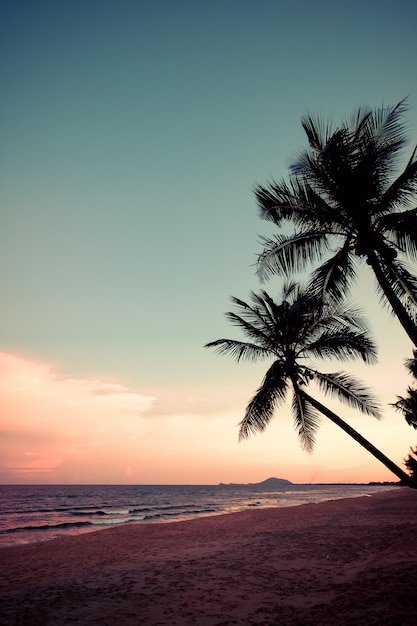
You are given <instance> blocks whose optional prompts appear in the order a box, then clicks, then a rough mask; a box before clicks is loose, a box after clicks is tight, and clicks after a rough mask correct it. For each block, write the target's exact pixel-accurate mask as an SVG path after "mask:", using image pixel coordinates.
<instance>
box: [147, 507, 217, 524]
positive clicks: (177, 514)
mask: <svg viewBox="0 0 417 626" xmlns="http://www.w3.org/2000/svg"><path fill="white" fill-rule="evenodd" d="M182 509H183V507H181V508H178V507H177V509H176V511H172V512H168V511H165V512H163V513H154V514H153V515H145V517H144V518H143V520H144V521H145V522H149V521H152V520H158V519H164V518H168V517H178V518H180V517H181V518H183V517H186V516H188V515H190V516H193V517H194V516H195V515H207V514H209V513H217V512H218V510H217V509H213V508H211V509H193V510H192V511H185V512H184V511H183V510H182Z"/></svg>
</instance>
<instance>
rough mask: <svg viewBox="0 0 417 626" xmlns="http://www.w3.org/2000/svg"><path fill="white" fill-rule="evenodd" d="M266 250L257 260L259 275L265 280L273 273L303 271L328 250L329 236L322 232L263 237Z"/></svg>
mask: <svg viewBox="0 0 417 626" xmlns="http://www.w3.org/2000/svg"><path fill="white" fill-rule="evenodd" d="M261 243H263V246H264V250H263V252H262V253H261V254H260V255H259V257H258V260H257V270H256V273H257V276H258V278H259V279H260V280H261V281H262V282H263V281H265V280H266V279H267V278H268V277H269V276H271V275H273V274H284V275H288V274H291V273H293V272H298V271H302V270H303V269H305V266H306V264H307V263H312V262H314V261H315V260H316V259H318V258H320V255H321V254H323V252H325V251H327V250H328V247H329V246H328V242H327V236H326V235H325V234H323V233H322V232H314V231H310V232H304V233H295V234H294V235H290V236H288V237H287V236H285V235H275V236H274V237H273V238H272V239H267V238H266V237H262V238H261Z"/></svg>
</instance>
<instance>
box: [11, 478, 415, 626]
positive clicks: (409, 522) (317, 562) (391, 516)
mask: <svg viewBox="0 0 417 626" xmlns="http://www.w3.org/2000/svg"><path fill="white" fill-rule="evenodd" d="M416 547H417V491H412V490H409V489H407V488H398V489H394V490H392V491H386V492H383V493H382V492H381V493H379V494H377V495H374V496H371V497H369V496H368V497H367V496H365V497H361V498H354V499H345V500H336V501H332V502H326V503H323V504H308V505H302V506H298V507H291V508H286V509H258V510H251V511H247V512H242V513H232V514H228V515H220V516H215V517H207V518H202V519H197V520H190V521H186V522H172V523H169V524H152V525H140V524H132V525H127V526H121V527H118V528H112V529H109V530H101V531H98V532H94V533H89V534H84V535H78V536H75V537H67V538H64V539H57V540H54V541H48V542H43V543H37V544H30V545H25V546H18V547H12V548H3V549H1V550H0V572H1V580H0V624H1V625H2V626H6V625H7V626H8V625H10V624H20V625H22V626H37V625H40V624H42V625H46V624H47V625H48V626H49V625H51V626H52V625H54V626H63V625H66V624H81V625H88V624H99V625H100V626H103V625H110V624H111V625H115V626H124V625H127V624H128V625H133V624H134V625H135V626H136V625H138V626H148V625H149V626H151V625H152V626H156V625H157V624H168V625H170V626H174V625H184V626H185V625H187V626H188V625H191V624H192V625H195V626H214V625H216V626H220V625H222V626H232V625H235V624H239V625H240V626H251V625H255V624H256V625H260V624H262V625H264V626H266V625H268V626H272V625H273V626H278V625H279V626H282V625H284V626H285V625H287V624H288V625H290V624H291V625H295V624H297V625H299V626H307V625H310V624H314V625H315V626H325V625H327V624H331V625H336V624H337V625H340V626H345V625H347V624H351V625H352V626H353V625H354V626H360V625H365V624H366V625H369V624H375V625H377V626H384V625H385V626H388V625H389V626H412V625H417V549H416Z"/></svg>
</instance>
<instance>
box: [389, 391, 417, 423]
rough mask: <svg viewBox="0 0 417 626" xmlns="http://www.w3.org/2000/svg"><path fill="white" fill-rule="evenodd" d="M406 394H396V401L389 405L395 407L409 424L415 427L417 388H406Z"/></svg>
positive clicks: (416, 421) (416, 418) (416, 419)
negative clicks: (404, 395) (403, 395)
mask: <svg viewBox="0 0 417 626" xmlns="http://www.w3.org/2000/svg"><path fill="white" fill-rule="evenodd" d="M407 394H408V396H406V397H402V396H397V402H394V403H393V404H392V405H391V406H393V407H395V408H396V409H397V410H398V411H401V413H402V414H403V416H404V419H405V421H406V422H407V424H408V425H409V426H412V427H413V428H416V429H417V389H413V388H412V387H408V388H407Z"/></svg>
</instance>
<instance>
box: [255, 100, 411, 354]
mask: <svg viewBox="0 0 417 626" xmlns="http://www.w3.org/2000/svg"><path fill="white" fill-rule="evenodd" d="M405 110H406V105H405V101H404V100H403V101H401V102H399V104H397V105H396V106H394V107H391V108H381V109H377V110H375V111H368V110H364V109H358V110H357V111H356V113H355V114H354V116H353V117H352V119H351V120H348V121H347V122H345V123H344V124H342V125H341V126H339V127H338V128H336V129H334V128H333V127H332V125H331V124H330V123H326V122H325V121H324V120H323V119H321V118H320V117H315V116H312V115H306V116H305V117H303V118H302V126H303V128H304V130H305V132H306V135H307V138H308V142H309V148H308V149H307V150H306V151H305V152H303V153H302V154H301V155H300V156H299V158H298V160H297V162H296V163H295V164H294V165H293V166H292V167H291V168H290V177H289V180H288V181H285V180H281V181H280V182H276V181H272V182H271V183H269V184H267V185H266V186H261V185H258V186H257V187H256V188H255V195H256V198H257V202H258V205H259V207H260V211H261V217H262V218H263V219H266V220H269V221H271V222H273V223H274V224H275V225H276V226H278V227H279V228H280V229H281V228H283V227H284V228H285V223H287V222H288V223H289V224H292V225H293V227H294V229H295V231H294V232H293V233H292V234H290V235H288V234H285V233H283V232H282V230H281V232H280V233H278V234H277V235H276V236H275V237H272V238H266V237H263V238H262V242H263V245H264V250H263V252H262V253H261V254H260V255H259V257H258V261H257V273H258V276H259V277H260V279H261V280H264V279H265V278H267V277H268V276H270V275H271V274H281V275H284V276H288V275H290V274H291V273H293V272H294V271H300V270H304V269H305V265H306V263H307V262H310V263H315V262H317V261H323V259H325V260H324V262H322V265H321V266H320V267H318V268H317V269H316V270H315V272H314V273H313V275H312V282H311V284H312V286H313V288H314V289H315V290H316V292H317V293H319V292H323V291H327V292H328V294H329V295H332V296H334V297H337V298H343V297H345V296H346V293H347V291H348V290H349V288H350V287H351V285H352V283H353V282H354V280H355V279H356V275H357V269H358V264H359V262H360V261H361V259H365V260H366V262H367V264H368V265H369V266H370V267H371V268H372V270H373V273H374V275H375V278H376V284H377V290H378V291H379V293H380V295H382V296H383V297H385V299H386V301H387V302H388V303H389V306H390V307H391V309H392V311H393V312H394V314H395V315H396V316H397V318H398V320H399V322H400V323H401V325H402V326H403V328H404V330H405V331H406V332H407V334H408V336H409V338H410V339H411V341H412V343H413V344H414V346H417V326H416V319H417V315H416V313H417V278H416V276H415V275H414V274H412V273H411V272H410V271H409V270H408V269H407V267H406V265H405V264H404V263H403V262H402V261H400V260H399V258H398V253H401V254H402V255H403V256H404V257H409V258H410V259H414V260H415V259H416V258H417V208H416V204H417V158H416V149H414V151H413V153H412V155H411V157H410V159H409V161H408V163H407V164H406V166H405V168H404V170H403V171H402V172H401V173H400V174H399V176H398V177H397V178H394V168H395V167H396V165H397V163H398V161H399V159H400V158H401V157H402V154H403V149H404V146H405V144H406V128H405V125H404V122H403V116H404V112H405Z"/></svg>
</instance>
